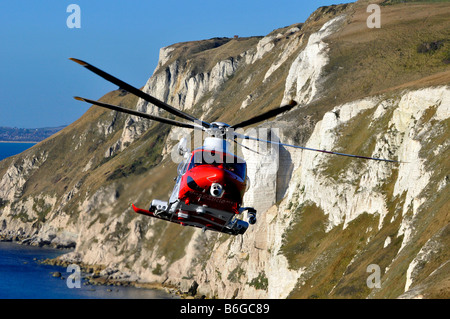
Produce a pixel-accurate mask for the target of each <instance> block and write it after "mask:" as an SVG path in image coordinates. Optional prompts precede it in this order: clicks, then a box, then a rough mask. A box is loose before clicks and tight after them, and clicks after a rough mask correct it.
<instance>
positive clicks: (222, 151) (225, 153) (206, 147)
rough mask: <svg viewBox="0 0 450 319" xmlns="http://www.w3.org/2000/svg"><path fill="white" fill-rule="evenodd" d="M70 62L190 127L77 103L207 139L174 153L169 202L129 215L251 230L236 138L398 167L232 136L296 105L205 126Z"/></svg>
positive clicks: (183, 142)
mask: <svg viewBox="0 0 450 319" xmlns="http://www.w3.org/2000/svg"><path fill="white" fill-rule="evenodd" d="M70 60H72V61H74V62H76V63H78V64H80V65H82V66H83V67H85V68H86V69H88V70H89V71H91V72H93V73H95V74H97V75H98V76H100V77H102V78H104V79H105V80H107V81H109V82H111V83H113V84H115V85H118V86H119V88H120V89H122V90H125V91H128V92H129V93H132V94H134V95H136V96H138V97H140V98H142V99H144V100H145V101H147V102H150V103H152V104H154V105H155V106H157V107H159V108H161V109H163V110H165V111H167V112H169V113H171V114H173V115H175V116H177V117H180V118H182V119H184V120H186V121H188V122H181V121H178V120H173V119H168V118H164V117H160V116H155V115H151V114H147V113H144V112H140V111H137V110H133V109H128V108H124V107H121V106H117V105H112V104H107V103H103V102H100V101H95V100H91V99H87V98H83V97H79V96H75V97H74V98H75V99H77V100H79V101H83V102H87V103H90V104H93V105H97V106H100V107H103V108H107V109H110V110H113V111H117V112H123V113H127V114H130V115H135V116H138V117H141V118H146V119H149V120H153V121H157V122H161V123H164V124H168V125H172V126H177V127H183V128H189V129H193V130H199V131H202V132H206V133H207V134H208V135H209V136H208V137H206V138H205V139H204V142H203V146H202V147H199V148H197V149H194V150H192V151H191V150H190V147H189V146H188V143H187V140H186V138H182V139H181V140H180V143H178V147H177V152H178V154H179V155H181V156H182V158H183V159H182V161H181V162H180V163H179V165H178V169H177V177H176V178H175V186H174V188H173V190H172V193H171V195H170V197H169V199H168V201H164V200H159V199H153V200H152V202H151V204H150V207H149V209H143V208H139V207H137V206H135V205H134V204H132V208H133V210H134V211H135V212H136V213H138V214H142V215H145V216H150V217H154V218H158V219H162V220H166V221H169V222H173V223H177V224H180V225H183V226H192V227H197V228H201V229H202V230H203V231H206V230H212V231H217V232H221V233H226V234H230V235H243V234H244V233H245V232H246V230H247V229H248V227H249V225H254V224H255V223H256V221H257V219H256V214H257V211H256V210H255V209H254V208H253V207H245V206H243V197H244V193H245V192H246V191H247V190H248V188H249V179H248V176H247V164H246V162H245V160H244V159H243V158H241V157H239V156H237V155H235V154H234V153H233V152H232V151H231V147H230V146H231V142H234V143H236V144H238V145H241V146H242V147H244V148H247V149H249V148H248V147H246V146H245V145H243V144H240V143H239V142H238V141H237V139H238V138H239V139H246V140H254V141H258V142H263V143H271V144H276V145H279V146H286V147H292V148H297V149H302V150H310V151H316V152H322V153H327V154H334V155H339V156H347V157H354V158H361V159H369V160H375V161H383V162H393V163H398V161H395V160H390V159H383V158H376V157H367V156H360V155H352V154H345V153H339V152H333V151H327V150H321V149H315V148H309V147H303V146H298V145H291V144H285V143H281V142H279V141H273V140H272V141H270V140H265V139H261V138H256V137H252V136H249V135H244V134H240V133H238V132H236V129H238V128H243V127H247V126H250V125H254V124H256V123H260V122H262V121H265V120H267V119H269V118H272V117H275V116H277V115H279V114H282V113H285V112H288V111H289V110H291V109H292V108H294V107H295V106H296V105H297V102H295V101H293V100H291V101H290V102H289V103H288V104H286V105H284V106H280V107H278V108H275V109H272V110H269V111H267V112H265V113H262V114H259V115H257V116H254V117H252V118H250V119H248V120H244V121H242V122H240V123H237V124H234V125H229V124H227V123H223V122H212V123H208V122H206V121H202V120H200V119H197V118H195V117H194V116H192V115H190V114H188V113H185V112H183V111H181V110H179V109H177V108H175V107H173V106H171V105H169V104H167V103H165V102H163V101H161V100H159V99H157V98H155V97H153V96H151V95H149V94H147V93H145V92H143V91H141V90H140V89H138V88H136V87H134V86H132V85H130V84H128V83H126V82H124V81H122V80H120V79H118V78H116V77H114V76H112V75H110V74H108V73H106V72H104V71H102V70H101V69H99V68H97V67H95V66H93V65H91V64H89V63H87V62H85V61H82V60H79V59H75V58H70ZM250 150H251V149H250ZM257 153H258V152H257ZM243 216H247V221H245V220H243V219H242V217H243Z"/></svg>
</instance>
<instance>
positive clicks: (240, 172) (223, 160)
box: [189, 152, 247, 180]
mask: <svg viewBox="0 0 450 319" xmlns="http://www.w3.org/2000/svg"><path fill="white" fill-rule="evenodd" d="M200 165H212V166H219V165H223V168H225V169H226V170H227V171H230V172H232V173H233V174H236V175H237V176H239V177H240V178H242V179H243V180H245V176H246V174H247V164H246V163H245V161H244V160H243V159H240V158H238V157H235V156H232V155H229V154H226V155H224V154H223V153H216V154H214V153H213V152H196V153H194V156H192V159H191V163H190V164H189V169H191V168H194V167H197V166H200Z"/></svg>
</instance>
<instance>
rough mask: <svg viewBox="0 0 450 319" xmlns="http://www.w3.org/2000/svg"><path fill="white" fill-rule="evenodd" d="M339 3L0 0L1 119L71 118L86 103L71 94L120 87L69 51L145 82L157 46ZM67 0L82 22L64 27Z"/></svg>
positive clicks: (261, 26)
mask: <svg viewBox="0 0 450 319" xmlns="http://www.w3.org/2000/svg"><path fill="white" fill-rule="evenodd" d="M343 2H346V1H343ZM348 2H350V1H348ZM336 3H342V1H327V0H320V1H307V0H291V1H287V0H277V1H273V0H271V1H269V0H259V1H254V0H251V1H243V0H239V1H236V0H228V1H215V0H207V1H200V0H195V1H194V0H192V1H188V0H184V1H181V0H164V1H149V0H147V1H144V0H130V1H124V0H122V1H118V0H71V1H63V0H46V1H35V0H16V1H2V2H0V126H9V127H23V128H39V127H51V126H59V125H68V124H70V123H72V122H74V121H75V120H77V119H78V118H79V117H80V116H81V115H82V114H83V113H84V112H85V111H86V110H87V109H88V108H89V105H84V104H82V103H81V102H79V101H75V100H74V99H73V96H75V95H80V96H84V97H87V98H92V99H98V98H100V97H101V96H103V95H104V94H105V93H107V92H109V91H111V90H114V89H116V88H117V87H116V86H114V85H113V84H110V83H108V82H106V81H105V80H103V79H101V78H99V77H98V76H96V75H94V74H92V73H90V72H89V71H87V70H84V69H83V68H82V67H80V66H79V65H78V64H76V63H74V62H71V61H69V60H68V58H69V57H75V58H79V59H82V60H86V61H88V62H90V63H91V64H93V65H95V66H97V67H99V68H101V69H103V70H105V71H107V72H109V73H111V74H113V75H115V76H117V77H119V78H121V79H122V80H124V81H125V82H128V83H130V84H132V85H134V86H137V87H142V86H143V85H144V84H145V82H146V81H147V79H148V78H149V77H150V76H151V74H152V73H153V70H154V69H155V67H156V64H157V62H158V55H159V49H160V48H161V47H164V46H168V45H171V44H174V43H177V42H184V41H192V40H202V39H209V38H213V37H233V36H234V35H239V36H241V37H244V36H254V35H262V36H264V35H267V34H268V33H270V32H271V31H272V30H274V29H278V28H281V27H285V26H288V25H291V24H294V23H299V22H304V21H305V20H306V19H307V18H308V16H309V15H310V14H311V13H312V12H313V11H314V10H315V9H316V8H318V7H320V6H323V5H330V4H336ZM70 4H77V5H78V6H79V8H80V9H81V14H80V21H81V28H72V29H71V28H68V27H67V24H66V21H67V18H68V17H69V16H70V15H71V12H67V7H68V6H69V5H70Z"/></svg>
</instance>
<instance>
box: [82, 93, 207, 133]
mask: <svg viewBox="0 0 450 319" xmlns="http://www.w3.org/2000/svg"><path fill="white" fill-rule="evenodd" d="M74 98H75V99H76V100H78V101H83V102H87V103H91V104H94V105H98V106H101V107H104V108H107V109H110V110H114V111H118V112H122V113H127V114H131V115H136V116H140V117H143V118H146V119H149V120H153V121H157V122H161V123H164V124H170V125H175V126H179V127H185V128H192V129H200V130H203V127H202V126H200V125H195V124H190V123H183V122H178V121H175V120H170V119H166V118H163V117H159V116H154V115H150V114H147V113H144V112H139V111H135V110H131V109H127V108H124V107H121V106H117V105H112V104H107V103H103V102H99V101H94V100H90V99H85V98H83V97H79V96H75V97H74Z"/></svg>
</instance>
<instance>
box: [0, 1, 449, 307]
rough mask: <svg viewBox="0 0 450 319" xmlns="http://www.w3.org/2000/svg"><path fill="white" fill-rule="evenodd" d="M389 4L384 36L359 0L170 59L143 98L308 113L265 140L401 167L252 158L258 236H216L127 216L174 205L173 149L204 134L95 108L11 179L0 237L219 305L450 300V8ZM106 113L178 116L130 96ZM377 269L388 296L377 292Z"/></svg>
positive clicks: (7, 172) (215, 112) (21, 161)
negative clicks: (191, 292) (157, 204)
mask: <svg viewBox="0 0 450 319" xmlns="http://www.w3.org/2000/svg"><path fill="white" fill-rule="evenodd" d="M382 3H384V5H382V6H381V17H382V27H381V28H380V29H370V28H368V27H367V24H366V19H367V16H368V15H369V13H367V11H366V9H367V5H368V4H369V2H368V1H358V2H356V3H352V4H344V5H338V6H330V7H322V8H319V9H318V10H317V11H316V12H314V13H313V14H312V15H311V17H310V18H309V19H308V20H307V21H305V22H304V23H299V24H295V25H292V26H288V27H284V28H281V29H277V30H274V31H273V32H271V33H270V34H269V35H267V36H265V37H253V38H238V39H228V38H216V39H209V40H204V41H194V42H185V43H178V44H174V45H172V46H169V47H166V48H162V49H161V52H160V60H159V64H158V66H157V68H156V70H155V71H154V73H153V75H152V76H151V77H150V79H149V80H148V82H147V83H146V84H145V86H144V87H143V90H144V91H146V92H147V93H149V94H151V95H153V96H155V97H157V98H159V99H162V100H164V101H166V102H167V103H169V104H171V105H173V106H175V107H178V108H181V109H183V110H185V111H186V112H189V113H192V114H193V115H195V116H197V117H199V118H202V119H205V120H207V121H209V122H211V121H216V120H220V121H223V122H227V123H230V124H233V123H236V122H239V121H241V120H243V119H246V118H250V117H251V116H254V115H256V114H258V113H260V112H264V111H266V110H269V109H270V108H274V107H277V106H279V105H280V104H282V103H283V102H285V101H288V100H289V99H295V100H296V101H298V102H299V103H300V105H299V106H298V107H296V108H295V109H294V110H292V111H290V112H288V113H287V114H284V115H282V116H280V117H278V118H276V119H274V120H272V121H269V122H266V123H264V124H262V125H261V127H271V128H273V129H274V134H277V135H278V136H279V137H280V138H281V140H282V141H284V142H287V143H292V144H298V145H302V146H308V147H314V148H323V149H328V150H333V151H340V152H345V153H352V154H361V155H367V156H377V157H385V158H393V159H398V160H400V161H402V162H405V163H402V164H391V163H378V162H369V161H361V160H354V159H349V158H342V157H338V156H332V155H326V154H320V153H314V152H310V151H301V150H292V149H288V148H280V149H274V150H273V152H271V153H270V154H269V155H268V157H264V156H261V155H257V154H255V153H252V152H248V151H246V150H245V149H244V150H241V152H242V153H243V156H244V157H245V158H246V160H247V162H248V164H249V168H248V175H249V177H250V180H251V187H250V189H249V191H248V192H247V193H246V195H245V197H244V201H245V205H246V206H247V205H248V206H255V207H256V208H257V209H258V214H259V220H258V223H257V224H256V225H255V226H254V227H251V228H249V230H248V231H247V232H246V234H245V235H243V236H237V237H233V236H229V235H225V234H217V233H212V232H206V233H202V232H201V231H200V230H196V229H191V228H183V227H181V226H178V225H173V224H170V223H166V222H163V221H157V220H154V219H149V218H145V217H143V216H137V215H135V214H134V213H132V209H131V207H130V205H131V203H136V204H138V205H140V206H143V207H145V206H147V205H148V204H149V203H150V201H151V199H153V198H160V199H165V198H167V196H168V195H169V193H170V191H171V188H172V187H173V177H174V176H175V175H176V167H177V164H176V163H174V162H173V161H172V159H171V156H170V153H171V150H172V147H173V146H174V145H175V144H176V143H177V139H178V138H179V137H180V136H181V135H182V134H190V132H188V131H184V130H181V129H172V128H171V127H167V126H165V125H163V124H157V123H152V122H150V121H147V120H142V119H138V118H136V117H133V116H127V115H124V114H118V113H116V112H110V111H105V110H102V109H99V108H97V107H92V108H91V109H89V111H88V112H87V113H86V114H84V115H83V117H81V118H80V119H79V120H78V121H77V122H75V123H73V124H72V125H70V126H68V127H66V128H65V129H64V130H62V131H60V132H59V133H58V134H56V135H54V136H52V137H51V138H49V139H47V140H45V141H43V142H41V143H39V144H37V145H36V146H34V147H33V148H31V149H29V150H27V151H26V152H24V153H22V154H20V155H18V156H15V157H13V158H8V159H6V160H4V161H2V162H0V221H1V224H0V234H1V236H2V237H8V238H9V237H14V238H15V239H17V240H22V241H25V242H28V243H33V244H41V245H42V244H51V245H55V246H75V251H74V252H73V253H70V254H67V255H65V256H64V257H63V258H64V259H65V260H68V261H70V262H73V261H76V262H83V263H86V264H96V265H103V266H104V267H106V270H105V271H104V274H105V275H108V274H110V275H111V276H114V277H115V278H118V279H123V280H136V281H142V282H160V283H165V284H174V285H178V286H182V287H189V286H190V284H191V283H192V282H193V281H196V282H197V283H198V284H199V287H198V291H199V293H201V294H205V295H208V296H211V297H212V296H218V297H221V298H231V297H238V298H267V297H268V298H287V297H290V298H366V297H369V298H397V297H400V296H403V297H416V296H423V297H428V298H431V297H448V296H449V276H448V274H449V273H450V272H449V268H448V267H449V263H448V260H449V252H448V248H447V247H448V246H449V238H450V237H449V235H448V232H449V214H448V212H449V211H450V207H449V202H448V200H447V196H446V194H448V192H449V181H448V172H449V170H450V163H449V161H448V158H450V156H449V155H450V154H449V140H450V138H449V132H450V130H449V115H450V109H449V108H450V88H449V86H448V85H449V83H450V66H449V63H448V59H449V56H450V55H449V54H450V34H449V30H450V21H449V19H448V16H450V5H449V3H445V2H444V3H441V2H437V3H422V2H421V3H398V4H397V3H395V1H390V2H386V1H380V4H382ZM90 62H92V63H93V64H98V63H96V62H95V61H90ZM98 66H99V67H101V65H100V64H98ZM86 76H90V75H89V74H87V75H86ZM124 80H125V81H126V79H124ZM101 100H102V101H104V102H106V103H111V104H118V105H121V106H125V107H130V108H136V109H138V110H140V111H146V112H150V113H153V114H159V115H160V116H167V114H165V112H164V111H160V110H157V109H156V108H154V107H153V106H152V105H149V104H148V103H146V102H144V101H142V100H140V99H138V98H136V97H133V96H132V95H131V94H128V93H127V92H124V91H122V90H117V91H113V92H110V93H108V94H106V95H105V96H104V97H103V98H102V99H101ZM251 146H252V147H257V146H256V145H251ZM370 265H376V266H377V267H379V268H378V269H380V271H381V273H380V286H379V287H369V285H368V284H367V278H368V277H369V275H370V273H369V272H368V269H371V268H369V266H370Z"/></svg>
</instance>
